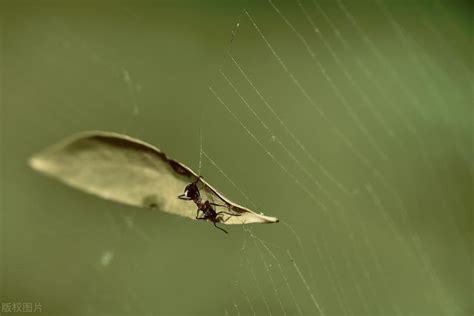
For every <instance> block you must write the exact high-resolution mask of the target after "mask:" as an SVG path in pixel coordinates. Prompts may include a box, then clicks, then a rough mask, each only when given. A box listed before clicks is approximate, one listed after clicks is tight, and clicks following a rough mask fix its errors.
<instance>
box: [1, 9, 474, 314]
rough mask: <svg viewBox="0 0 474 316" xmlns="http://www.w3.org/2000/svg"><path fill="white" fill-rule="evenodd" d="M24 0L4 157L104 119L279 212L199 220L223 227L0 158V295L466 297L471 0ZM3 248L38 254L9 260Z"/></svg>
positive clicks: (114, 301) (409, 304)
mask: <svg viewBox="0 0 474 316" xmlns="http://www.w3.org/2000/svg"><path fill="white" fill-rule="evenodd" d="M26 9H27V10H25V8H23V7H20V8H19V9H18V11H12V12H14V14H12V15H11V16H10V18H9V20H8V19H7V20H6V21H7V22H5V23H6V25H8V26H9V27H10V30H14V31H17V32H19V33H18V34H20V35H21V36H20V35H18V36H16V34H15V33H14V32H13V31H12V33H11V34H12V35H10V36H11V37H9V36H5V43H8V44H9V45H8V46H7V45H5V47H6V49H5V52H6V53H5V56H6V58H5V62H4V63H5V65H6V71H5V75H3V77H4V78H10V83H9V84H7V83H5V84H4V86H5V89H4V90H5V92H6V93H5V95H6V97H5V98H4V99H5V104H6V106H5V109H4V111H5V113H4V115H5V117H7V118H11V119H9V120H4V122H3V123H5V127H4V128H5V130H7V129H10V130H12V129H13V128H14V127H16V126H14V125H13V123H11V122H19V123H16V124H23V125H22V126H31V127H30V128H32V129H33V130H36V131H41V133H40V132H38V135H40V136H38V139H35V140H33V141H30V134H28V133H25V135H22V134H20V135H16V136H15V141H13V137H11V140H9V139H10V138H7V137H5V140H6V141H5V144H6V146H7V145H9V146H10V147H11V148H12V150H13V152H15V153H16V154H15V155H13V154H9V156H7V163H6V166H9V167H12V166H13V167H15V166H19V165H20V163H19V162H16V161H20V160H21V163H22V164H23V162H24V160H25V159H23V158H24V157H25V156H27V155H29V154H31V153H33V152H35V151H37V149H40V148H42V147H44V145H45V144H48V143H51V142H54V141H57V138H58V135H68V134H70V133H72V132H75V131H78V130H84V129H105V130H113V131H117V132H123V133H127V134H130V135H131V136H133V137H137V138H140V139H143V140H144V141H147V142H150V143H152V144H154V145H156V146H157V147H159V148H160V149H162V150H163V151H165V152H166V153H167V154H168V155H170V156H171V157H173V158H175V159H177V160H179V161H182V162H184V163H185V164H187V165H189V166H191V167H192V169H193V170H196V172H198V173H199V174H201V175H203V176H204V178H205V179H206V181H208V182H209V183H210V184H212V185H213V186H214V187H216V188H217V189H218V190H219V191H220V192H222V193H223V194H224V195H225V196H226V197H229V198H230V199H231V200H233V201H235V202H237V203H238V204H241V205H244V206H246V207H249V208H250V209H252V210H253V211H255V212H263V213H265V214H266V215H270V216H276V217H278V218H279V219H280V222H279V223H277V224H271V225H242V226H236V225H232V226H225V225H223V224H220V225H222V226H223V227H224V228H225V229H226V230H228V231H229V234H228V235H226V234H223V233H222V232H220V231H218V230H216V229H215V228H214V227H212V225H211V224H210V223H204V221H196V222H194V221H187V220H186V221H184V220H183V219H181V218H178V217H174V216H170V215H167V214H162V213H159V212H158V213H149V212H148V211H146V212H145V211H143V210H140V209H132V210H131V209H130V208H129V207H125V206H120V205H119V206H117V205H115V204H113V205H112V204H110V203H109V202H106V201H100V200H97V199H95V198H93V197H89V196H86V195H81V194H78V193H77V192H75V191H73V190H70V189H68V188H63V187H62V186H60V185H58V184H56V183H53V182H47V180H45V179H44V178H40V177H37V178H36V177H33V176H32V175H31V173H30V171H25V172H24V174H25V175H24V178H21V177H18V175H17V174H15V173H14V172H13V171H8V170H23V169H20V167H16V169H15V168H5V172H4V173H5V179H7V180H6V181H7V182H8V183H12V185H11V186H9V187H7V186H5V188H2V190H4V194H3V196H5V197H6V198H5V202H4V204H5V205H6V206H8V208H5V209H7V211H5V215H4V219H5V221H4V222H5V223H6V222H8V223H14V222H17V223H19V224H18V226H15V225H13V224H11V225H9V226H8V227H2V228H3V230H4V231H5V233H4V235H3V236H4V238H3V244H4V246H5V247H4V250H3V252H2V258H3V257H5V261H4V260H2V262H3V265H2V284H3V285H2V296H1V297H0V298H1V300H0V302H16V301H22V302H23V301H27V302H35V301H41V302H42V305H43V311H44V312H50V313H62V314H71V313H74V312H76V313H77V312H80V313H81V314H84V313H88V314H103V313H114V314H116V313H120V314H127V315H137V314H140V315H148V314H153V315H154V314H166V315H170V314H176V315H187V314H192V315H195V314H205V315H213V314H215V315H222V314H225V315H407V314H413V315H435V314H440V315H441V314H446V315H463V314H466V313H468V312H472V311H473V306H472V303H471V299H472V281H473V280H472V272H473V271H472V250H473V249H472V217H471V215H470V209H472V197H471V193H472V192H471V191H472V190H470V188H472V161H473V159H472V158H473V157H472V149H471V148H472V147H471V146H472V140H471V139H470V137H471V136H470V135H471V133H472V129H471V126H472V121H471V120H472V112H471V111H472V110H471V104H472V88H473V84H472V82H473V81H472V73H473V68H472V57H471V55H472V44H471V42H470V36H472V34H470V33H469V32H472V31H469V30H470V29H469V27H471V28H472V22H469V21H470V19H472V7H471V6H469V5H464V6H463V5H462V3H461V2H459V3H451V2H442V1H427V2H419V3H411V4H409V5H407V4H406V3H404V4H403V5H401V4H397V3H396V2H390V1H381V0H373V1H372V0H371V1H367V2H354V3H353V2H350V1H340V0H338V1H334V2H324V1H318V0H308V1H303V0H295V1H293V2H289V3H287V2H282V1H272V0H269V1H263V2H262V3H259V4H258V5H257V4H247V6H246V7H245V8H242V7H241V6H240V5H238V6H236V7H232V8H230V9H226V10H224V9H220V10H222V12H221V11H217V14H216V13H215V12H211V13H209V12H206V13H202V12H201V11H199V12H201V13H199V14H202V15H203V16H205V17H206V18H209V20H210V22H208V24H206V23H204V22H200V23H203V24H199V26H200V27H207V29H205V30H200V31H190V30H191V29H192V26H193V25H194V24H192V23H193V22H192V20H193V19H196V14H197V13H196V11H195V10H199V9H197V8H193V9H192V10H191V9H190V8H187V7H185V6H182V7H176V8H175V7H171V6H166V5H161V4H160V5H156V6H154V5H151V4H145V3H138V4H135V5H132V4H130V3H125V2H124V3H120V4H119V5H117V6H116V7H113V8H112V7H109V6H108V5H103V6H101V7H99V8H98V9H97V10H98V11H97V12H99V13H97V16H95V15H94V14H93V13H91V12H96V11H95V8H92V7H90V6H88V5H78V6H77V7H75V10H76V11H75V12H79V13H77V15H76V13H75V14H72V15H70V16H69V15H65V16H67V17H68V19H66V18H64V19H63V18H61V16H62V15H61V14H59V13H60V12H63V11H61V10H66V9H64V8H62V9H61V7H60V6H58V7H53V6H51V7H50V8H49V10H45V12H46V11H48V12H47V13H44V12H43V13H42V11H37V12H36V11H35V12H33V11H34V10H33V9H34V8H33V9H32V8H31V7H30V6H26ZM92 9H94V10H92ZM28 10H30V11H28ZM160 10H162V13H159V14H158V13H156V12H160ZM216 10H217V9H216ZM463 10H467V12H468V13H467V14H466V13H465V12H463ZM66 11H67V10H66ZM15 12H16V13H15ZM18 12H21V13H18ZM24 12H30V13H24ZM58 12H59V13H58ZM104 12H107V13H104ZM109 12H111V13H109ZM15 14H16V15H15ZM23 14H27V16H28V17H30V19H25V18H21V19H20V18H15V17H23ZM101 14H102V15H101ZM206 14H209V15H206ZM84 16H87V17H88V18H89V19H88V20H87V21H85V20H84V19H83V17H84ZM157 16H159V19H158V18H157ZM174 16H180V17H181V19H177V20H178V21H175V18H174ZM104 17H107V18H104ZM200 19H204V18H201V15H200ZM20 20H21V21H33V22H34V21H36V22H38V23H39V22H41V23H39V24H40V25H43V27H44V29H42V28H39V27H38V28H37V29H38V30H39V31H37V32H39V33H35V32H36V30H32V29H34V28H28V27H27V26H24V25H20V24H18V22H15V21H20ZM89 20H90V21H89ZM204 20H205V19H204ZM33 22H30V23H33ZM89 23H90V25H91V26H89ZM214 23H217V24H216V25H226V27H225V28H224V29H222V30H218V29H219V28H217V27H216V26H215V25H214ZM469 23H471V24H469ZM32 25H35V24H34V23H33V24H32ZM109 25H113V26H114V28H113V29H112V30H107V28H106V27H105V30H104V31H101V30H102V29H103V28H104V26H109ZM170 26H172V27H170ZM135 29H136V30H140V31H130V30H135ZM163 30H167V31H166V32H170V34H171V35H167V34H165V33H166V32H165V31H163ZM102 32H103V33H102ZM193 32H195V33H193ZM199 32H202V33H199ZM158 33H159V34H158ZM6 34H7V33H6ZM120 34H126V35H123V36H122V35H120ZM189 34H192V35H189ZM199 34H201V35H199ZM202 34H204V35H202ZM7 35H8V34H7ZM200 36H201V37H200ZM214 37H215V38H218V40H216V42H218V44H208V45H214V46H211V48H209V47H207V46H206V48H203V47H204V46H205V45H204V44H201V42H205V41H208V40H210V39H211V38H214ZM13 38H16V39H13ZM18 39H22V40H21V41H20V40H18ZM132 39H133V40H132ZM129 41H130V43H134V44H129ZM25 43H29V45H30V46H31V47H34V49H33V51H32V53H25V52H27V51H28V49H29V48H28V47H30V46H23V45H26V44H25ZM212 43H213V42H212ZM33 44H34V45H33ZM15 45H16V46H15ZM140 45H143V47H141V46H140ZM168 46H169V47H172V48H173V49H171V48H168ZM466 48H467V49H466ZM73 52H77V53H73ZM143 52H145V53H143ZM158 54H162V55H159V56H160V58H162V60H161V59H158V58H157V57H156V55H158ZM196 54H197V55H198V57H195V56H194V55H196ZM172 55H179V57H178V58H177V59H178V60H179V63H173V64H170V65H167V64H166V62H163V60H164V61H166V60H169V59H170V58H171V57H170V56H172ZM207 55H211V56H212V57H206V56H207ZM31 56H33V57H31ZM29 58H33V61H32V62H31V64H32V65H33V66H31V65H30V66H31V67H32V69H42V70H43V72H41V71H37V73H38V74H30V73H29V72H28V71H29V70H28V67H29V66H28V65H29V64H28V63H27V62H25V61H27V60H29ZM206 58H209V59H210V60H207V59H206ZM140 59H143V60H140ZM15 62H17V64H15ZM201 63H202V65H204V66H199V65H200V64H201ZM37 64H41V65H42V64H44V65H45V67H43V68H41V67H39V66H37ZM76 64H77V65H76ZM18 65H26V66H28V67H26V66H18ZM15 67H16V68H15ZM22 67H25V68H22ZM18 69H20V70H22V71H18ZM62 69H66V70H67V73H65V72H62ZM205 69H206V70H205ZM192 71H196V72H197V75H194V76H193V74H192ZM47 72H51V73H52V74H53V75H51V78H52V80H51V82H54V83H55V84H57V85H58V87H57V88H56V87H52V88H51V87H50V86H51V85H53V83H46V80H43V76H44V75H46V74H47ZM63 77H64V78H71V79H70V81H71V82H74V84H71V85H68V84H67V82H69V81H68V80H69V79H63V80H58V78H63ZM187 77H190V78H191V79H189V81H186V80H187ZM25 78H26V79H25ZM22 80H23V81H22ZM30 81H31V82H35V84H34V85H33V86H34V87H32V86H31V85H28V83H30ZM61 81H64V82H65V83H61ZM24 82H26V83H24ZM183 82H186V83H183ZM168 83H169V84H168ZM61 84H64V86H62V85H61ZM59 85H61V86H59ZM19 87H23V88H25V87H26V88H25V89H20V88H19ZM167 87H168V88H167ZM170 87H176V88H175V89H172V88H170ZM28 89H31V91H34V93H36V94H38V97H37V98H35V100H34V101H35V102H36V103H38V106H41V111H42V115H35V116H32V118H31V119H25V117H24V116H20V115H18V114H15V113H17V112H15V111H16V110H15V106H17V107H18V106H20V108H21V104H22V103H23V102H22V100H24V99H23V98H22V97H21V94H20V93H19V92H18V91H25V90H28ZM35 89H37V90H35ZM167 89H168V90H169V91H168V90H167ZM42 90H44V91H46V92H45V94H42V93H40V92H38V91H42ZM34 93H33V94H34ZM187 94H189V96H188V97H187V98H186V95H187ZM81 95H84V97H83V98H81V97H80V96H81ZM70 96H71V97H70ZM183 100H186V102H187V103H186V102H184V101H183ZM30 101H32V100H30ZM36 103H35V104H36ZM2 116H3V115H2ZM48 116H51V118H50V120H49V121H48V123H49V124H45V122H43V120H46V118H47V117H48ZM45 125H47V126H45ZM18 139H19V140H20V141H18ZM17 143H21V144H24V145H22V146H25V147H20V145H17ZM32 146H35V147H34V148H33V147H32ZM8 157H11V158H8ZM21 166H23V165H21ZM21 168H23V167H21ZM25 168H26V167H25ZM25 170H26V169H25ZM17 177H18V178H17ZM17 179H26V180H27V181H29V182H28V183H32V184H33V185H31V186H26V185H25V186H19V185H17V184H16V183H21V181H20V180H17ZM26 180H25V181H26ZM45 182H47V184H45ZM183 189H184V188H183ZM25 192H27V193H28V194H27V196H29V197H30V199H28V200H25V199H24V198H23V196H24V195H25ZM46 197H51V198H46ZM203 198H205V197H204V196H203ZM65 206H67V210H65ZM8 209H11V210H12V211H8ZM13 210H16V211H17V210H24V211H21V212H20V211H18V212H19V214H20V215H18V213H13ZM15 219H17V221H15ZM18 219H19V220H18ZM20 224H21V225H20ZM24 227H29V228H30V229H28V230H27V231H26V232H24V233H23V234H20V237H18V235H19V234H18V231H20V230H21V231H25V228H24ZM17 239H19V240H17ZM27 245H32V246H27ZM18 246H19V248H18ZM29 247H31V248H29ZM25 249H27V250H25ZM25 253H26V254H29V255H30V257H31V258H42V257H44V254H48V256H47V257H48V259H32V264H31V266H28V268H25V271H27V272H28V273H26V274H25V275H26V276H24V271H20V270H19V269H16V268H14V267H16V266H19V263H21V262H23V261H24V259H23V258H24V255H25ZM45 263H46V266H47V267H44V265H45ZM66 279H67V280H68V283H66V282H65V281H64V280H66ZM18 280H21V281H24V282H25V284H28V285H27V286H21V285H19V283H17V282H16V281H18ZM28 280H30V281H31V280H33V281H35V282H31V283H28V282H26V281H28ZM70 284H75V285H74V286H71V285H70ZM47 288H48V289H49V288H57V289H60V290H62V291H61V293H57V292H55V291H49V290H45V289H47Z"/></svg>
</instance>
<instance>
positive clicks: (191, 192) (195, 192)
mask: <svg viewBox="0 0 474 316" xmlns="http://www.w3.org/2000/svg"><path fill="white" fill-rule="evenodd" d="M200 178H201V177H199V178H198V179H197V180H196V181H194V182H193V183H190V184H188V185H187V186H186V188H184V194H181V195H180V196H178V198H180V199H182V200H193V201H198V200H200V199H201V194H200V193H199V188H198V186H197V183H198V181H199V179H200Z"/></svg>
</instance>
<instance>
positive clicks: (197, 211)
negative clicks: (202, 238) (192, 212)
mask: <svg viewBox="0 0 474 316" xmlns="http://www.w3.org/2000/svg"><path fill="white" fill-rule="evenodd" d="M199 211H200V210H199V209H197V210H196V219H201V217H199Z"/></svg>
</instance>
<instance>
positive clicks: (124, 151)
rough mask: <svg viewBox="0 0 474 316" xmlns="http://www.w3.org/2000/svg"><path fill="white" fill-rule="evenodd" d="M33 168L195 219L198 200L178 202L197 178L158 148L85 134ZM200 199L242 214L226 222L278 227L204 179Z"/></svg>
mask: <svg viewBox="0 0 474 316" xmlns="http://www.w3.org/2000/svg"><path fill="white" fill-rule="evenodd" d="M29 163H30V166H31V167H32V168H34V169H35V170H37V171H40V172H42V173H45V174H47V175H49V176H52V177H54V178H57V179H58V180H60V181H62V182H64V183H66V184H68V185H70V186H72V187H74V188H77V189H79V190H82V191H85V192H88V193H91V194H95V195H97V196H100V197H102V198H104V199H107V200H112V201H116V202H121V203H124V204H128V205H133V206H139V207H145V208H157V209H159V210H162V211H165V212H168V213H172V214H176V215H181V216H184V217H188V218H191V219H195V216H196V210H197V207H196V205H195V204H194V202H193V201H183V200H180V199H178V198H177V196H178V195H180V194H182V193H183V191H184V188H185V187H186V185H188V184H189V183H191V182H194V181H195V180H196V179H197V178H198V175H197V174H196V173H194V172H193V171H192V170H191V169H190V168H188V167H187V166H185V165H183V164H182V163H180V162H178V161H176V160H173V159H170V158H168V157H167V156H166V154H164V153H163V152H161V151H160V150H159V149H158V148H156V147H154V146H152V145H149V144H147V143H145V142H142V141H140V140H138V139H134V138H132V137H129V136H126V135H121V134H117V133H111V132H101V131H88V132H82V133H79V134H76V135H73V136H72V137H70V138H68V139H66V140H64V141H62V142H59V143H57V144H55V145H53V146H51V147H50V148H47V149H45V150H44V151H42V152H40V153H39V154H37V155H35V156H33V157H32V158H31V159H30V161H29ZM198 186H199V190H200V192H201V196H202V197H203V198H204V199H207V200H209V201H210V202H213V203H217V204H222V205H225V206H227V210H226V211H229V212H231V213H234V214H239V215H240V216H225V217H219V220H220V222H222V223H225V224H248V223H275V222H278V219H277V218H275V217H270V216H265V215H262V214H257V213H255V212H253V211H251V210H249V209H247V208H245V207H243V206H240V205H237V204H235V203H233V202H231V201H230V200H229V199H227V198H225V197H224V196H223V195H222V194H220V193H219V192H217V191H216V190H215V189H214V188H213V187H212V186H210V185H209V184H208V183H207V182H206V181H205V180H204V179H201V180H200V181H199V182H198Z"/></svg>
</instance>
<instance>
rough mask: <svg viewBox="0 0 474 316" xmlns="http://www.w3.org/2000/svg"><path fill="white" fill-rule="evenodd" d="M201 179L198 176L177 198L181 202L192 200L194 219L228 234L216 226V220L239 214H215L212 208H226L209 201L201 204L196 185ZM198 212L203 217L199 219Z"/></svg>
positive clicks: (222, 212)
mask: <svg viewBox="0 0 474 316" xmlns="http://www.w3.org/2000/svg"><path fill="white" fill-rule="evenodd" d="M201 178H202V177H201V176H199V177H198V178H197V179H196V181H194V182H193V183H190V184H188V185H187V186H186V188H184V193H183V194H181V195H179V196H178V198H179V199H181V200H187V201H189V200H192V201H193V202H194V204H196V206H197V211H196V219H202V220H210V221H211V222H212V223H213V224H214V227H216V228H218V229H220V230H222V231H223V232H224V233H226V234H228V232H227V231H226V230H225V229H223V228H221V227H219V226H217V224H216V223H218V222H219V219H218V216H219V215H220V214H227V215H230V216H240V214H231V213H228V212H224V211H221V212H216V210H215V209H214V206H220V207H227V206H225V205H221V204H216V203H212V202H209V201H207V200H206V201H205V202H204V203H202V202H201V201H202V199H201V193H200V192H199V188H198V186H197V183H198V182H199V180H200V179H201ZM199 211H201V212H203V216H202V217H199Z"/></svg>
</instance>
